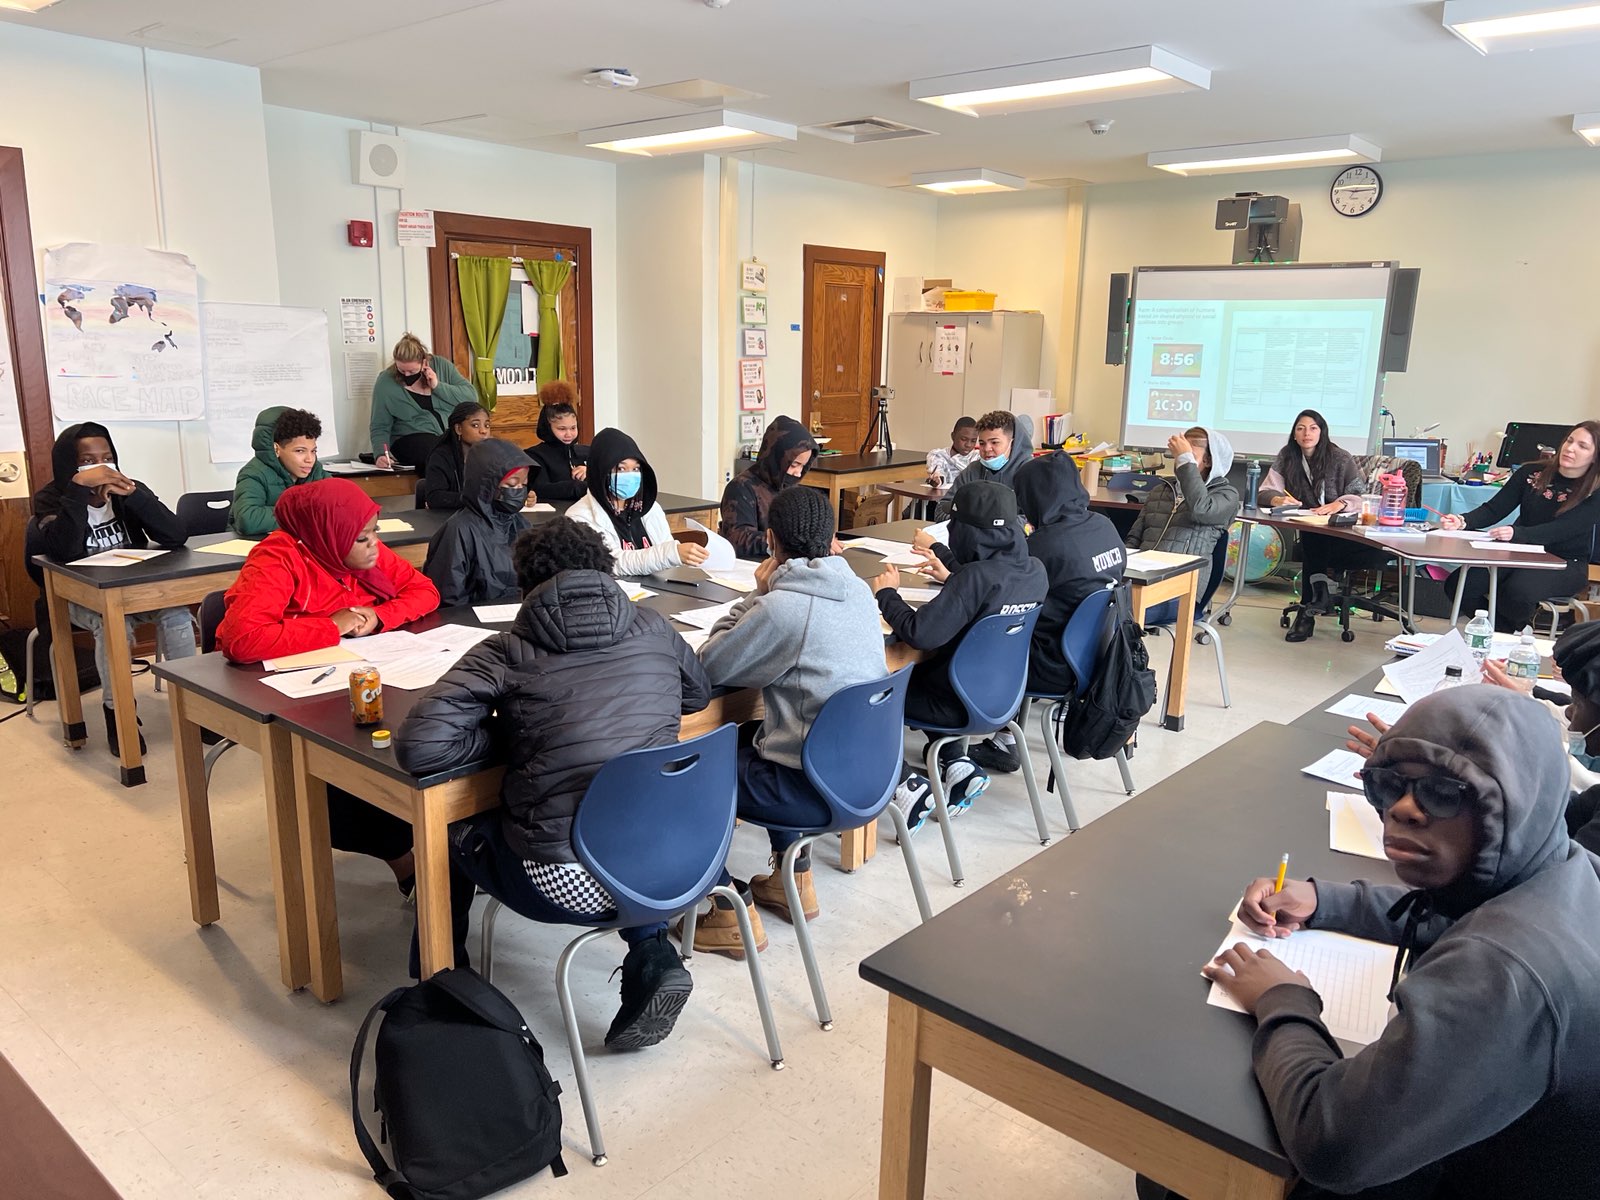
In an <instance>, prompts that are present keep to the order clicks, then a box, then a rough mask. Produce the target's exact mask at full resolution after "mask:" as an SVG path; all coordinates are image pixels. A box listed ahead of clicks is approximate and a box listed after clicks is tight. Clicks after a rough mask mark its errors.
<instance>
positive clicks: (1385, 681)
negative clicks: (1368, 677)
mask: <svg viewBox="0 0 1600 1200" xmlns="http://www.w3.org/2000/svg"><path fill="white" fill-rule="evenodd" d="M1372 690H1373V691H1375V692H1377V693H1378V695H1380V696H1393V697H1394V698H1395V699H1397V700H1398V699H1399V698H1400V689H1399V688H1397V687H1395V686H1394V684H1392V683H1390V682H1389V677H1388V676H1387V675H1385V676H1384V677H1383V678H1382V679H1380V680H1378V686H1377V687H1375V688H1373V689H1372Z"/></svg>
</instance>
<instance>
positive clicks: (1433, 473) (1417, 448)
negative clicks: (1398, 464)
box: [1383, 437, 1444, 479]
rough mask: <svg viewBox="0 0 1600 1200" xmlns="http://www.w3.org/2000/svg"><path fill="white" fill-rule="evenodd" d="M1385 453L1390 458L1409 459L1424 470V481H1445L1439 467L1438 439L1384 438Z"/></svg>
mask: <svg viewBox="0 0 1600 1200" xmlns="http://www.w3.org/2000/svg"><path fill="white" fill-rule="evenodd" d="M1383 453H1384V454H1386V455H1388V456H1389V457H1390V458H1409V459H1410V460H1411V461H1412V462H1414V463H1416V464H1418V465H1419V466H1420V467H1421V468H1422V477H1423V478H1424V479H1443V478H1444V475H1443V473H1442V472H1441V470H1440V467H1439V439H1438V438H1415V437H1413V438H1384V439H1383Z"/></svg>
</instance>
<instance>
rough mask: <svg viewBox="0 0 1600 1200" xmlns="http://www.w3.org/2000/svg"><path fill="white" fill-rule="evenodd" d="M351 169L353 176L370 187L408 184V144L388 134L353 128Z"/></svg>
mask: <svg viewBox="0 0 1600 1200" xmlns="http://www.w3.org/2000/svg"><path fill="white" fill-rule="evenodd" d="M350 168H351V177H352V178H353V179H354V180H355V181H356V182H357V183H361V184H365V185H366V186H368V187H389V188H399V187H405V185H406V144H405V142H403V141H401V140H400V139H399V138H397V137H392V136H391V135H389V134H387V133H372V132H370V131H369V130H365V129H357V130H352V131H351V133H350Z"/></svg>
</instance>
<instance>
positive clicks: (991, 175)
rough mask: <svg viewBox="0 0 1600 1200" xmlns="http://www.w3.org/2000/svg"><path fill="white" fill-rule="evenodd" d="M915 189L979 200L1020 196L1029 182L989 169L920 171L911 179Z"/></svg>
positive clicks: (966, 168) (1019, 177)
mask: <svg viewBox="0 0 1600 1200" xmlns="http://www.w3.org/2000/svg"><path fill="white" fill-rule="evenodd" d="M911 183H912V186H914V187H919V188H925V189H927V190H928V191H930V192H939V193H940V194H941V195H945V196H977V195H982V194H983V193H985V192H1020V191H1021V190H1022V189H1023V188H1025V187H1027V186H1028V181H1027V180H1026V179H1024V178H1022V176H1020V175H1007V174H1006V173H1005V172H1004V171H991V170H989V168H987V167H959V168H957V169H955V170H953V171H918V172H916V173H915V174H914V175H912V176H911Z"/></svg>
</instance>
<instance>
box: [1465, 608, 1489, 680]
mask: <svg viewBox="0 0 1600 1200" xmlns="http://www.w3.org/2000/svg"><path fill="white" fill-rule="evenodd" d="M1493 641H1494V626H1493V625H1491V624H1489V610H1488V609H1486V608H1480V609H1479V610H1478V611H1477V612H1476V613H1474V614H1473V617H1472V620H1470V621H1468V622H1467V647H1468V649H1470V650H1471V651H1472V657H1473V658H1475V659H1477V660H1478V666H1479V667H1482V666H1483V664H1484V662H1485V661H1486V660H1487V659H1488V657H1489V646H1490V643H1492V642H1493Z"/></svg>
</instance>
